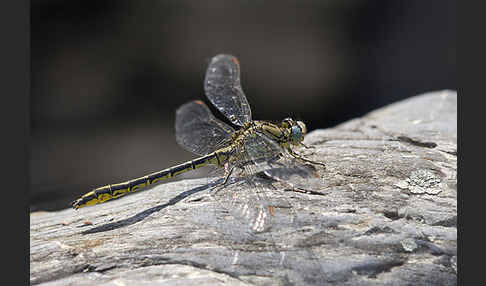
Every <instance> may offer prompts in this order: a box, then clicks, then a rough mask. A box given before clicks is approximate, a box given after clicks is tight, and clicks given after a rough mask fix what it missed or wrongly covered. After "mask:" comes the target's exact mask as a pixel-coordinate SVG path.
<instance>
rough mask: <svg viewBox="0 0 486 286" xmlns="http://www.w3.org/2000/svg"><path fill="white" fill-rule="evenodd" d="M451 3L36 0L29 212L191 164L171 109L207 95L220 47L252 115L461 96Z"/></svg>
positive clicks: (319, 123)
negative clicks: (437, 93)
mask: <svg viewBox="0 0 486 286" xmlns="http://www.w3.org/2000/svg"><path fill="white" fill-rule="evenodd" d="M455 10H456V2H455V1H449V0H444V1H419V0H416V1H358V0H350V1H340V0H332V1H295V2H294V1H251V3H250V1H220V0H217V1H204V2H203V1H183V0H177V1H175V0H174V1H169V0H167V1H162V0H157V1H152V0H147V1H123V0H116V1H75V0H71V1H60V0H32V1H31V61H32V62H31V64H32V65H31V98H30V110H31V111H30V126H31V138H30V170H29V176H30V192H29V196H30V197H29V202H30V210H31V211H36V210H57V209H63V208H67V207H69V203H70V202H71V201H72V200H74V199H75V198H76V197H77V196H79V195H81V194H84V193H85V192H88V191H90V189H92V188H94V187H99V186H102V185H106V184H110V183H118V182H122V181H126V180H128V179H132V178H136V177H139V176H142V175H145V174H147V173H150V172H154V171H158V170H161V169H164V168H166V167H170V166H172V165H174V164H178V163H181V162H183V161H185V160H189V159H191V158H194V156H193V155H192V154H191V153H189V152H186V151H184V150H183V149H182V148H181V147H179V146H178V145H177V143H176V141H175V136H174V120H175V110H176V109H177V107H178V106H180V105H181V104H183V103H185V102H187V101H189V100H194V99H200V100H204V101H206V102H208V101H207V100H206V98H205V95H204V91H203V79H204V74H205V71H206V68H207V64H208V63H209V61H210V59H211V57H213V56H215V55H217V54H219V53H229V54H232V55H234V56H236V57H237V58H238V59H239V61H240V63H241V77H242V78H241V81H242V86H243V90H244V92H245V94H246V96H247V98H248V101H249V103H250V105H251V107H252V114H253V118H254V119H268V120H281V119H283V118H285V117H287V116H291V117H294V118H299V119H302V120H304V121H305V122H306V123H307V126H308V129H309V130H310V131H311V130H314V129H318V128H328V127H332V126H334V125H336V124H339V123H341V122H344V121H346V120H348V119H351V118H354V117H357V116H361V115H364V114H365V113H367V112H369V111H371V110H373V109H376V108H378V107H381V106H384V105H387V104H389V103H392V102H396V101H398V100H401V99H404V98H407V97H410V96H413V95H416V94H419V93H423V92H427V91H432V90H440V89H454V90H457V81H456V11H455ZM213 110H214V109H213ZM218 117H220V118H222V117H221V116H220V115H218Z"/></svg>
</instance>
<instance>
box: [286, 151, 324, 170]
mask: <svg viewBox="0 0 486 286" xmlns="http://www.w3.org/2000/svg"><path fill="white" fill-rule="evenodd" d="M288 150H289V153H290V155H292V157H294V158H296V159H298V160H302V161H304V162H307V163H311V164H315V165H321V166H324V167H326V164H324V163H322V162H316V161H312V160H309V159H306V158H304V157H302V156H300V155H299V154H297V153H295V152H294V150H292V149H290V148H288Z"/></svg>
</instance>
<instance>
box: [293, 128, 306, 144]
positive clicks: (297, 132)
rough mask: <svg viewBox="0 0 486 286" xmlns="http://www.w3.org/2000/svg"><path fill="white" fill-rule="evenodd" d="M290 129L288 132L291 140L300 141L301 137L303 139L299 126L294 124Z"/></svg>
mask: <svg viewBox="0 0 486 286" xmlns="http://www.w3.org/2000/svg"><path fill="white" fill-rule="evenodd" d="M290 130H291V131H290V133H291V136H292V141H294V142H300V141H302V139H304V138H303V136H302V130H301V129H300V126H298V125H294V126H292V128H291V129H290Z"/></svg>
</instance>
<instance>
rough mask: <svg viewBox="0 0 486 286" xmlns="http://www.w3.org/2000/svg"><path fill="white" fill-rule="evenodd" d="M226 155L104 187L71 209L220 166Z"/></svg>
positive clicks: (221, 154)
mask: <svg viewBox="0 0 486 286" xmlns="http://www.w3.org/2000/svg"><path fill="white" fill-rule="evenodd" d="M226 159H227V158H226V155H225V154H224V153H223V152H213V153H211V154H208V155H206V156H203V157H200V158H197V159H195V160H192V161H189V162H186V163H183V164H180V165H177V166H174V167H172V168H168V169H165V170H162V171H159V172H155V173H152V174H149V175H146V176H143V177H140V178H137V179H133V180H130V181H126V182H123V183H119V184H112V185H106V186H103V187H100V188H97V189H94V190H92V191H91V192H89V193H86V194H84V195H83V196H81V197H80V198H78V199H77V200H75V201H74V202H72V204H71V205H72V207H73V208H74V209H79V208H82V207H85V206H91V205H95V204H99V203H104V202H106V201H108V200H111V199H115V198H119V197H121V196H123V195H126V194H127V193H130V192H134V191H136V190H137V189H140V188H143V187H146V186H149V185H151V184H154V183H156V182H159V181H162V180H165V179H169V178H172V177H175V176H177V175H179V174H182V173H185V172H187V171H191V170H195V169H197V168H200V167H203V166H206V165H209V164H214V165H218V166H222V163H223V162H224V161H226Z"/></svg>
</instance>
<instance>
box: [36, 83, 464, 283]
mask: <svg viewBox="0 0 486 286" xmlns="http://www.w3.org/2000/svg"><path fill="white" fill-rule="evenodd" d="M456 118H457V93H456V92H454V91H440V92H431V93H427V94H423V95H419V96H415V97H412V98H409V99H407V100H404V101H401V102H397V103H395V104H392V105H389V106H386V107H384V108H381V109H379V110H376V111H373V112H371V113H369V114H367V115H366V116H364V117H362V118H358V119H354V120H351V121H348V122H346V123H343V124H341V125H339V126H336V127H334V128H330V129H325V130H316V131H314V132H311V133H310V134H308V135H307V136H306V139H305V141H304V143H305V144H307V145H311V146H313V148H308V149H301V150H299V151H300V153H303V154H305V155H306V157H307V158H310V159H313V160H319V161H323V162H325V163H326V168H319V169H318V173H319V175H320V177H321V178H322V180H323V182H325V188H323V189H322V190H321V191H322V195H319V194H305V193H297V192H291V191H287V192H283V194H280V193H279V194H278V195H279V196H280V195H282V196H286V198H285V199H286V200H287V201H288V202H289V204H290V207H288V209H291V212H292V213H293V215H294V217H293V221H292V223H291V224H288V225H285V227H279V226H278V225H276V226H275V228H273V229H270V230H269V231H268V232H264V233H261V234H258V235H254V236H252V235H248V236H245V230H244V229H242V230H241V233H240V234H235V233H228V232H227V231H226V230H228V229H229V228H226V225H227V224H228V223H229V221H230V219H227V218H228V217H229V215H228V210H225V209H224V208H223V209H222V208H219V207H218V205H217V204H216V203H215V202H214V201H213V200H211V199H210V198H209V197H208V196H207V195H206V194H207V193H208V192H209V189H210V187H209V186H208V185H207V184H206V182H207V180H205V179H194V180H184V181H178V182H173V183H166V184H160V185H157V186H154V187H152V188H150V190H146V191H141V192H138V193H134V194H131V195H128V196H125V197H123V198H120V199H117V200H113V201H111V202H108V203H106V204H103V205H97V206H94V207H87V208H83V209H80V210H78V211H74V210H72V209H66V210H62V211H58V212H50V213H48V212H35V213H31V215H30V281H31V284H40V285H93V284H96V285H194V284H198V285H293V284H295V285H306V284H307V285H456V284H457V262H456V261H457V227H456V224H457V188H456V186H457V178H456V174H457V119H456ZM228 188H230V189H231V187H228ZM229 191H231V190H229Z"/></svg>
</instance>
